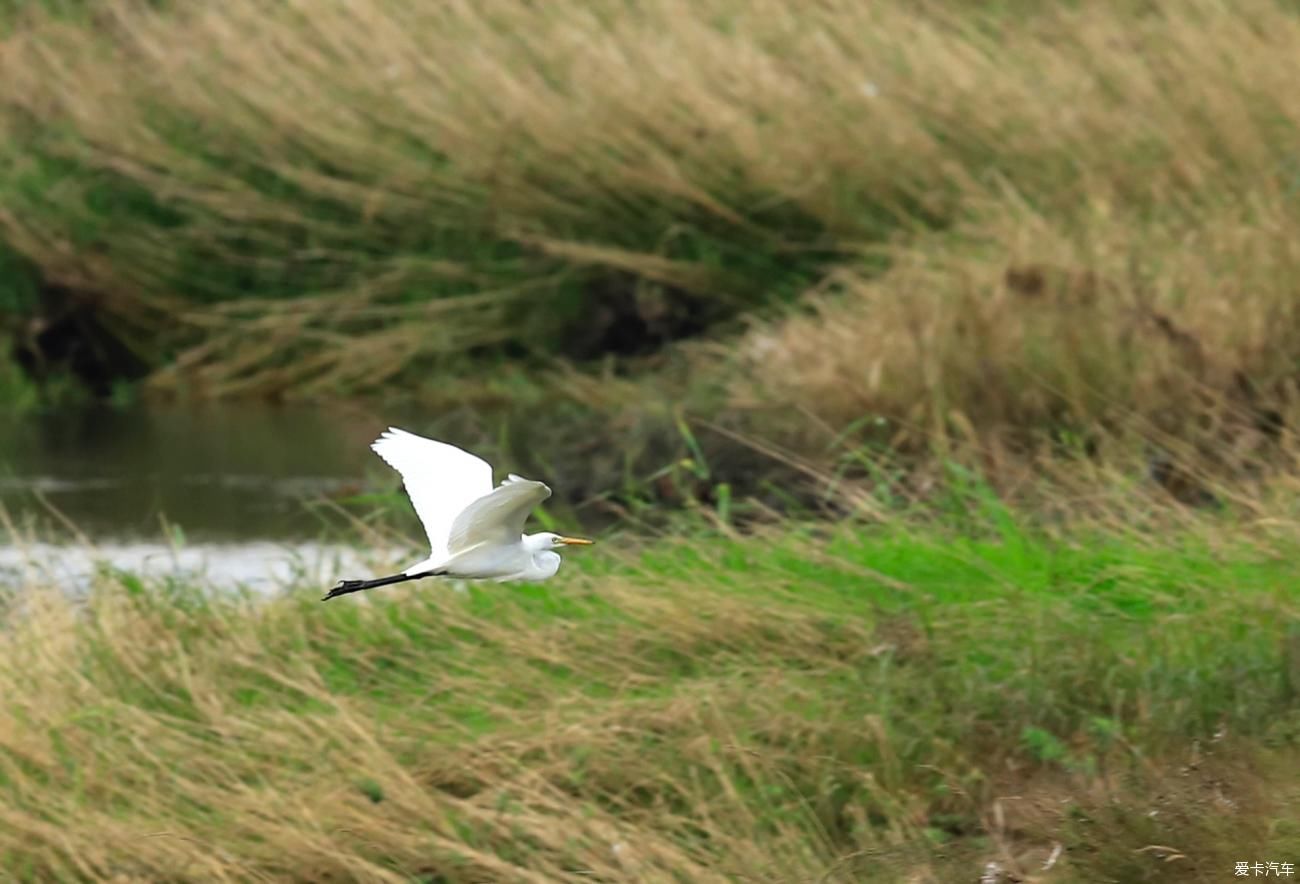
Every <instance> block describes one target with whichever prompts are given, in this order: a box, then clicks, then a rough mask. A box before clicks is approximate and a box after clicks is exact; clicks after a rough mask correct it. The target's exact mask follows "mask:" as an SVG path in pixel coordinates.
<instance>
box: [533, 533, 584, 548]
mask: <svg viewBox="0 0 1300 884" xmlns="http://www.w3.org/2000/svg"><path fill="white" fill-rule="evenodd" d="M528 539H529V541H531V542H532V543H533V544H535V545H536V546H537V547H538V548H540V549H559V548H560V547H562V546H591V545H592V544H593V543H595V541H594V540H587V539H586V538H585V537H565V536H564V535H563V534H551V533H549V532H548V533H546V534H532V535H529V537H528Z"/></svg>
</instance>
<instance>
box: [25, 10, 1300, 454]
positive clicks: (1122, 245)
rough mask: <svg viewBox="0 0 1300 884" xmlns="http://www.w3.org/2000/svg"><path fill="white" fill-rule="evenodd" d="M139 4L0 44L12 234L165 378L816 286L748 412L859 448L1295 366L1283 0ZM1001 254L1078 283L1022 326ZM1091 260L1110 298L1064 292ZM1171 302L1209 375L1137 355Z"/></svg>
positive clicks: (1058, 417)
mask: <svg viewBox="0 0 1300 884" xmlns="http://www.w3.org/2000/svg"><path fill="white" fill-rule="evenodd" d="M156 6H157V4H144V3H136V2H130V0H105V2H103V3H101V4H95V5H93V8H94V9H96V10H97V17H98V20H99V21H100V25H101V26H99V27H96V28H95V29H94V30H93V31H92V30H90V29H87V28H85V27H82V26H81V25H77V24H68V23H67V22H64V21H56V22H42V21H41V18H40V16H38V15H34V16H32V17H31V22H30V23H28V24H27V25H25V26H24V27H22V28H20V29H18V31H17V32H16V33H15V34H14V35H13V36H12V37H11V38H10V39H7V40H5V41H4V42H3V43H2V44H0V134H3V135H4V144H5V146H4V147H3V149H0V196H2V197H3V204H4V206H5V209H4V211H0V232H2V236H3V239H4V241H5V242H6V243H7V247H8V248H12V249H14V250H16V251H17V252H20V253H21V254H22V256H24V258H25V259H26V260H28V261H30V262H32V264H33V265H34V266H35V267H36V268H38V269H39V271H40V272H41V273H42V274H44V275H45V276H46V277H47V278H48V279H49V280H50V281H52V282H57V283H61V284H63V285H66V286H69V287H71V288H73V289H75V290H77V291H80V292H83V293H84V294H85V295H86V297H92V296H93V297H94V299H95V302H96V304H97V310H98V313H99V315H100V316H101V318H103V319H104V320H105V321H107V322H109V323H110V324H111V325H112V326H113V327H114V328H115V329H116V330H117V331H119V332H120V333H121V334H123V335H124V336H126V337H128V338H130V339H131V340H133V341H134V342H135V343H136V344H137V345H138V346H139V348H140V350H141V352H142V354H143V355H144V356H145V357H146V359H147V360H148V361H149V363H150V364H151V365H152V366H154V367H155V368H157V369H159V371H158V373H157V374H155V375H154V377H153V379H152V383H153V384H155V385H156V386H157V387H158V388H160V389H168V390H182V391H185V390H188V391H191V392H195V393H197V394H200V395H203V394H207V395H220V394H236V393H249V392H267V391H278V392H282V393H285V394H287V395H333V394H338V393H342V392H355V391H358V390H367V389H372V390H373V389H382V388H383V387H384V386H385V385H387V384H390V383H393V382H394V381H395V380H396V379H400V380H401V381H403V382H406V383H419V382H424V383H425V384H426V385H427V379H428V377H429V376H431V374H432V372H431V371H430V369H432V368H439V369H441V368H445V367H446V365H447V360H448V359H449V358H453V357H458V356H463V355H464V354H466V353H472V354H477V355H482V352H483V348H486V349H487V350H488V351H492V348H494V347H496V346H497V345H502V344H508V345H510V346H511V347H513V348H514V349H513V350H508V351H507V352H513V353H516V354H517V353H518V352H521V351H523V352H534V353H538V352H540V353H546V354H550V353H555V352H561V353H563V352H570V351H571V350H575V349H579V348H577V347H576V346H574V340H575V339H579V338H582V336H583V335H584V334H586V333H587V332H588V331H589V326H591V325H597V326H599V325H600V324H601V319H600V314H601V312H602V310H604V309H605V308H606V307H608V306H609V305H610V304H611V303H613V302H624V301H627V300H629V299H632V300H635V301H636V302H637V304H639V305H640V306H639V307H638V311H639V312H640V313H641V314H642V315H644V316H649V317H651V319H649V320H647V322H648V324H649V325H651V326H655V325H656V323H661V322H662V324H664V325H666V326H671V325H672V324H673V323H672V321H670V320H672V318H673V317H674V316H675V315H676V312H677V311H680V310H681V309H683V308H682V304H681V303H680V302H679V301H678V300H677V299H678V298H679V297H687V298H688V301H689V303H690V304H691V305H692V306H691V308H690V309H691V310H694V311H695V312H697V313H708V312H712V311H715V310H716V311H717V312H719V313H721V314H725V313H728V312H731V311H734V310H737V309H740V310H749V309H751V308H753V307H755V306H757V305H760V304H770V303H772V302H773V301H781V300H789V299H793V298H794V297H795V296H797V295H801V294H804V293H806V292H808V291H809V290H817V291H821V290H829V291H830V292H831V294H832V295H833V297H832V298H831V301H832V303H831V304H829V305H827V304H823V303H820V302H819V303H818V306H819V307H820V308H821V309H822V312H821V313H819V314H818V316H817V317H816V320H817V321H813V322H806V323H796V324H795V325H793V326H792V327H791V328H790V329H789V330H788V332H787V333H785V334H784V335H783V334H782V332H781V328H782V327H780V326H779V325H778V326H777V327H776V328H775V329H774V330H775V332H776V334H775V336H773V335H771V334H769V335H767V337H766V338H765V339H764V340H770V339H773V338H775V340H776V341H777V343H778V344H782V345H784V346H783V347H778V348H777V349H776V350H775V351H773V349H772V348H770V347H768V348H766V349H764V348H762V347H760V348H759V349H760V350H763V352H762V353H760V354H759V356H758V357H757V358H756V360H755V361H756V362H757V363H758V366H757V368H755V367H754V366H752V365H750V366H745V368H746V370H744V371H741V372H739V377H740V386H741V387H742V389H741V390H740V391H737V392H736V396H737V397H738V398H741V399H743V398H745V394H746V393H748V394H749V395H750V396H760V395H767V396H770V397H773V398H775V400H776V401H777V402H778V403H779V404H782V405H784V404H787V403H789V402H790V401H805V402H806V401H808V400H816V401H819V402H820V401H822V400H823V399H826V400H827V402H826V404H825V405H824V406H822V413H821V414H819V416H821V417H823V418H825V419H826V420H828V421H829V422H830V423H831V424H832V425H833V427H834V428H835V429H836V430H838V429H839V428H840V427H841V426H843V422H844V420H845V418H844V414H845V413H846V412H847V413H848V414H849V415H850V417H849V418H848V420H852V419H854V418H856V417H858V416H860V415H861V414H862V413H864V411H865V412H874V413H884V414H886V415H889V416H890V417H893V418H897V419H900V420H902V419H908V420H912V421H916V422H919V423H920V424H922V425H923V426H926V427H927V428H928V427H929V425H930V424H931V423H933V422H935V421H946V420H947V419H948V416H949V413H950V411H952V410H956V411H958V412H959V413H961V414H963V415H965V417H966V418H967V419H968V420H971V421H975V422H981V421H983V422H984V423H986V424H987V423H1003V422H1012V423H1015V422H1034V423H1035V424H1041V423H1053V422H1061V421H1062V420H1064V419H1065V418H1066V417H1068V418H1073V419H1075V420H1077V421H1079V422H1082V421H1084V420H1087V419H1095V418H1097V417H1098V416H1099V414H1101V415H1102V416H1110V417H1113V416H1114V415H1115V414H1116V413H1123V412H1124V410H1125V409H1129V410H1138V411H1140V412H1142V413H1143V414H1144V415H1146V412H1147V411H1148V410H1149V409H1151V408H1152V407H1153V403H1154V404H1162V403H1172V405H1171V406H1170V407H1169V411H1170V412H1171V413H1174V414H1186V413H1191V412H1196V411H1198V410H1200V409H1201V407H1202V406H1201V402H1200V397H1198V395H1197V394H1198V391H1200V389H1201V388H1202V387H1208V388H1210V389H1211V390H1214V389H1219V390H1222V389H1223V387H1224V381H1223V376H1224V375H1230V373H1231V372H1232V371H1233V370H1240V371H1243V372H1245V373H1246V374H1248V375H1250V376H1251V377H1252V378H1254V379H1255V380H1256V381H1257V382H1258V383H1259V384H1260V385H1261V386H1262V387H1264V388H1267V389H1269V390H1271V389H1272V387H1271V385H1273V384H1274V383H1275V382H1278V381H1279V380H1280V379H1282V378H1285V377H1288V376H1289V375H1288V372H1289V371H1290V366H1291V365H1292V363H1293V362H1294V354H1295V353H1296V352H1297V350H1298V349H1300V344H1297V342H1296V341H1295V340H1294V339H1293V338H1294V333H1293V332H1292V331H1291V329H1293V328H1294V327H1295V323H1294V322H1293V321H1291V319H1290V317H1291V315H1292V311H1293V303H1294V299H1292V298H1290V297H1289V296H1290V286H1289V282H1288V281H1289V280H1290V279H1292V278H1294V275H1295V272H1296V269H1297V265H1298V264H1300V260H1298V259H1297V254H1296V247H1295V245H1294V243H1295V242H1296V241H1297V240H1298V239H1300V238H1298V237H1297V236H1296V235H1295V231H1296V229H1297V213H1296V210H1295V205H1296V201H1295V200H1294V198H1293V197H1294V192H1295V185H1296V169H1297V166H1296V159H1295V156H1294V155H1293V151H1292V148H1291V145H1293V144H1294V143H1295V133H1296V131H1297V129H1298V128H1300V98H1297V93H1296V90H1295V89H1294V88H1293V84H1294V82H1295V81H1296V79H1297V77H1298V76H1300V69H1298V68H1297V61H1296V57H1295V53H1294V52H1293V51H1292V49H1293V46H1294V45H1295V43H1296V40H1297V39H1300V38H1298V37H1297V34H1300V19H1298V18H1297V17H1296V15H1295V13H1294V9H1293V8H1292V6H1291V5H1290V4H1287V3H1283V2H1270V0H1250V2H1246V3H1240V4H1233V6H1232V7H1231V8H1229V7H1227V6H1225V5H1224V4H1222V3H1220V2H1217V0H1195V2H1192V3H1186V4H1180V5H1179V7H1178V8H1177V9H1173V8H1172V7H1171V8H1164V7H1155V6H1152V5H1151V4H1139V3H1133V2H1128V0H1112V2H1105V3H1090V4H1065V3H1061V4H1020V3H1015V4H1000V5H997V6H990V5H987V4H984V5H981V6H980V7H979V11H978V12H976V11H973V10H974V7H970V6H969V5H968V4H954V3H946V2H931V3H927V4H925V5H924V7H923V8H918V6H917V4H911V3H898V4H877V5H874V6H872V7H864V6H863V5H862V4H860V3H857V2H851V0H832V2H826V3H819V4H817V5H816V7H815V8H814V9H809V8H807V5H806V4H803V3H797V2H793V0H763V2H761V3H757V4H756V3H749V2H745V3H741V2H737V0H706V2H701V3H691V4H687V3H682V2H680V0H653V2H645V3H638V4H635V5H634V6H629V5H628V4H626V3H622V2H616V0H584V2H577V3H555V4H521V3H516V2H507V0H503V2H496V3H491V4H487V5H482V4H453V5H445V4H444V5H441V6H437V7H428V6H423V5H412V4H409V3H405V2H401V0H364V2H356V3H348V4H343V3H327V4H318V5H315V6H313V7H312V8H311V10H310V14H307V13H306V12H305V11H304V7H301V6H299V5H296V4H292V3H281V2H267V0H227V2H222V3H212V4H207V3H204V4H195V5H188V6H186V7H185V9H184V10H180V11H178V10H176V9H173V8H171V7H170V6H169V5H166V4H163V11H162V12H157V11H155V7H156ZM1027 10H1032V12H1027ZM918 256H919V259H918ZM11 263H13V262H11ZM1009 263H1016V264H1026V263H1027V264H1043V263H1046V264H1050V265H1060V266H1061V267H1062V268H1063V270H1064V272H1063V273H1061V274H1058V277H1059V278H1060V279H1063V280H1066V281H1067V282H1050V281H1049V284H1048V285H1047V286H1046V288H1047V289H1048V290H1049V291H1048V292H1047V294H1048V297H1044V298H1040V301H1041V302H1043V303H1046V304H1048V305H1049V306H1048V307H1046V308H1042V307H1041V306H1040V307H1025V306H1024V301H1023V299H1021V298H1019V297H1017V296H1016V293H1015V292H1008V291H1007V290H1006V287H1005V286H1003V285H1002V284H1001V280H1002V278H1003V275H1004V272H1005V271H1006V270H1007V267H1008V264H1009ZM918 265H919V266H918ZM886 268H895V270H897V272H894V273H891V274H889V275H887V276H886V277H884V278H883V280H882V281H881V282H880V283H879V284H877V283H876V282H875V280H876V278H877V275H878V274H879V273H880V271H881V270H883V269H886ZM900 268H901V269H900ZM1087 273H1095V274H1097V275H1098V276H1099V277H1100V278H1101V279H1102V280H1103V281H1104V283H1105V285H1104V286H1103V288H1104V291H1103V292H1102V294H1101V295H1100V299H1101V301H1100V307H1099V308H1098V307H1097V306H1096V305H1094V306H1092V307H1087V306H1085V307H1083V308H1079V307H1078V305H1066V306H1064V307H1061V306H1060V305H1058V304H1056V299H1054V298H1053V297H1051V295H1052V294H1057V293H1059V294H1061V295H1062V297H1063V298H1064V299H1065V300H1070V297H1069V296H1070V292H1071V290H1072V289H1073V288H1077V287H1072V286H1071V285H1069V284H1068V280H1071V279H1076V278H1078V276H1079V275H1082V274H1087ZM5 284H6V283H5V282H3V281H0V299H3V300H12V301H14V302H19V301H22V300H23V298H24V297H26V296H25V295H24V294H23V293H22V292H18V291H14V292H9V293H8V294H6V293H5V291H4V289H3V288H2V287H3V286H4V285H5ZM1058 290H1060V291H1059V292H1058ZM683 293H686V294H685V295H684V294H683ZM840 301H843V302H844V303H843V304H842V305H841V304H840V303H839V302H840ZM1081 310H1082V318H1081V312H1080V311H1081ZM1153 310H1155V311H1159V312H1160V313H1161V314H1162V315H1164V316H1166V317H1167V318H1171V319H1172V322H1173V323H1174V325H1175V326H1177V327H1179V328H1181V329H1183V330H1185V331H1188V332H1189V333H1191V334H1192V335H1194V336H1196V337H1197V338H1198V339H1199V340H1200V341H1201V350H1202V351H1203V352H1204V353H1208V354H1210V356H1209V364H1208V365H1205V366H1202V365H1199V364H1198V363H1197V361H1196V359H1195V358H1194V357H1192V356H1189V355H1188V353H1187V352H1185V348H1183V349H1180V348H1178V347H1176V346H1175V347H1168V346H1166V344H1165V343H1159V344H1157V345H1155V346H1153V347H1149V348H1144V347H1142V346H1141V343H1140V342H1141V340H1143V339H1147V338H1152V337H1153V336H1154V337H1155V338H1156V339H1157V340H1161V341H1163V339H1161V338H1160V331H1159V329H1158V328H1155V327H1154V326H1153V325H1152V323H1153V321H1154V320H1153V319H1152V317H1151V311H1153ZM1026 311H1029V313H1030V314H1031V315H1030V318H1029V319H1026V318H1025V316H1024V315H1023V314H1024V313H1025V312H1026ZM1042 313H1046V316H1040V315H1039V314H1042ZM656 317H657V318H656ZM1063 329H1066V330H1072V331H1073V332H1074V335H1075V338H1076V343H1075V344H1074V345H1072V346H1067V347H1064V348H1061V349H1060V350H1057V349H1055V348H1053V347H1051V346H1048V343H1049V342H1051V341H1053V340H1054V339H1056V338H1059V337H1060V333H1061V331H1062V330H1063ZM767 331H769V332H770V331H773V329H768V330H767ZM1135 341H1136V342H1135ZM760 343H761V341H760ZM782 349H784V351H785V352H787V353H789V354H790V355H789V356H788V357H787V358H780V354H781V352H782ZM1148 351H1150V352H1148ZM773 352H775V353H776V355H775V356H774V355H772V354H773ZM862 353H872V354H876V364H875V365H873V364H871V363H867V364H865V365H864V364H863V360H862V358H861V354H862ZM1090 354H1091V355H1090ZM986 358H987V360H988V361H989V362H990V363H991V366H986V365H985V362H984V359H986ZM805 363H807V364H808V367H807V368H802V367H801V366H803V365H804V364H805ZM1090 372H1091V373H1090ZM846 373H847V374H852V375H853V376H854V381H853V383H851V384H849V385H847V386H846V388H845V391H844V392H841V393H839V394H838V395H834V396H831V395H830V391H829V390H828V389H827V386H828V385H827V383H826V378H829V377H842V376H844V375H845V374H846ZM1188 373H1190V374H1191V375H1192V378H1191V380H1190V381H1189V380H1187V379H1186V378H1185V375H1186V374H1188ZM754 375H757V377H754ZM1026 375H1028V376H1030V377H1032V378H1034V379H1036V380H1037V381H1038V383H1037V385H1026V383H1025V382H1024V379H1025V376H1026ZM751 380H752V381H753V382H754V383H752V384H750V383H748V382H749V381H751ZM1089 385H1091V387H1092V389H1091V390H1090V389H1088V388H1089ZM747 387H756V388H757V389H744V388H747ZM791 388H793V389H791ZM1027 389H1028V392H1026V390H1027ZM1096 389H1100V390H1105V391H1106V393H1107V395H1106V396H1098V395H1096V393H1095V390H1096ZM1045 390H1046V392H1045ZM1052 391H1056V392H1052ZM1061 391H1063V392H1061ZM913 410H921V411H923V413H922V414H921V415H919V416H918V415H916V414H913V413H911V412H912V411H913ZM1063 413H1064V417H1063ZM1148 416H1149V415H1148Z"/></svg>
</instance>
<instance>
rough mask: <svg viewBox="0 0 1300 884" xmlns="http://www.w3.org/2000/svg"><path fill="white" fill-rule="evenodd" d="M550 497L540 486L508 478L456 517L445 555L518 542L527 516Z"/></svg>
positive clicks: (545, 488)
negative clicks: (485, 545)
mask: <svg viewBox="0 0 1300 884" xmlns="http://www.w3.org/2000/svg"><path fill="white" fill-rule="evenodd" d="M550 496H551V489H550V488H548V487H546V485H544V484H543V483H541V482H531V481H529V480H528V479H521V478H519V477H518V476H515V475H511V476H510V478H508V479H506V481H504V482H502V483H501V484H500V485H498V486H497V487H496V488H495V489H494V490H493V491H492V493H491V494H487V495H485V496H483V497H480V498H479V499H478V500H476V501H474V502H473V503H471V504H470V505H469V506H467V507H465V509H464V510H463V511H462V512H461V514H460V515H458V516H457V517H456V520H455V521H454V522H453V523H452V526H451V535H450V537H449V538H448V540H447V552H448V553H450V554H451V555H453V556H454V555H457V554H459V553H463V552H465V551H467V550H470V549H473V548H474V547H477V546H482V545H484V544H487V545H493V546H497V545H500V546H504V545H506V544H512V543H518V542H519V538H520V537H522V536H523V533H524V522H526V521H528V514H529V513H531V512H532V511H533V507H535V506H537V505H538V504H539V503H541V502H542V501H543V500H546V498H548V497H550Z"/></svg>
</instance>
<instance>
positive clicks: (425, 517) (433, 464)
mask: <svg viewBox="0 0 1300 884" xmlns="http://www.w3.org/2000/svg"><path fill="white" fill-rule="evenodd" d="M370 447H371V449H372V450H374V452H375V454H377V455H379V456H380V457H381V458H383V459H384V462H385V463H387V464H388V465H389V466H390V467H392V468H393V469H395V470H397V472H398V473H399V474H401V476H402V484H403V485H405V486H406V494H407V496H408V497H410V498H411V506H413V507H415V514H416V515H417V516H419V517H420V522H421V523H423V525H424V531H425V533H426V534H427V535H428V537H429V546H430V547H431V555H430V557H429V560H430V561H435V560H439V561H440V560H442V559H445V558H447V556H448V549H447V541H448V539H449V538H450V537H451V526H452V524H453V523H454V522H455V521H456V517H457V516H458V515H460V513H461V512H462V511H463V510H464V509H465V507H467V506H469V505H470V504H471V503H473V502H474V501H476V500H478V499H479V498H480V497H482V496H484V495H485V494H490V493H491V492H492V467H491V466H490V465H489V464H488V462H487V461H485V460H483V459H482V458H481V457H476V456H474V455H472V454H470V453H469V452H468V451H464V450H462V449H460V448H457V447H456V446H455V445H448V444H447V443H446V442H437V441H435V440H433V439H426V438H424V437H423V436H417V435H415V434H414V433H408V432H406V431H405V430H399V429H397V428H396V427H389V428H388V430H387V432H385V433H383V434H381V435H380V437H379V438H378V439H376V440H375V441H374V443H373V444H372V445H371V446H370Z"/></svg>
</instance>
